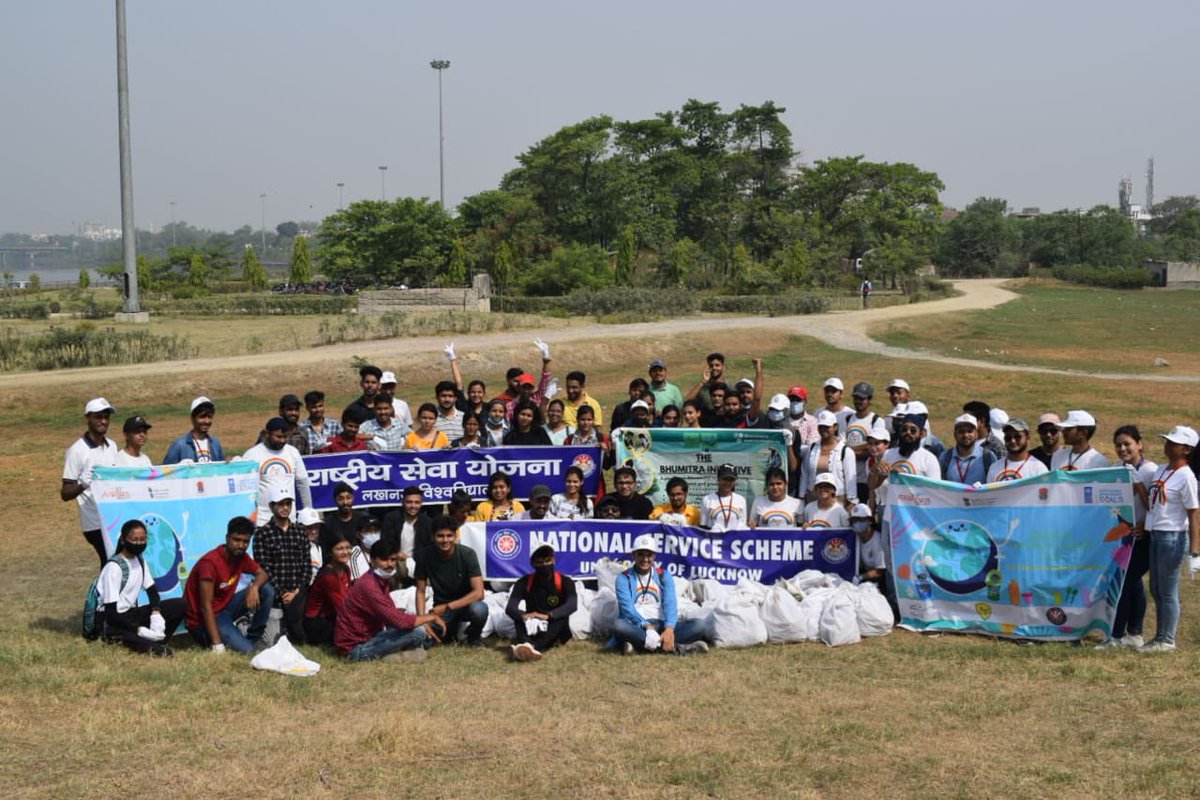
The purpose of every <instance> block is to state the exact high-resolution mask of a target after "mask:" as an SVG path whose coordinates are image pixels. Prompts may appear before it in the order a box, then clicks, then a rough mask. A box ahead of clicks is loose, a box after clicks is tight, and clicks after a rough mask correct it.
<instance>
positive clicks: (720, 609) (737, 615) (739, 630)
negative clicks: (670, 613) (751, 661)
mask: <svg viewBox="0 0 1200 800" xmlns="http://www.w3.org/2000/svg"><path fill="white" fill-rule="evenodd" d="M709 627H710V628H711V633H712V637H711V638H712V640H713V644H715V645H716V646H717V647H753V646H755V645H758V644H765V643H766V641H767V626H766V625H764V624H763V621H762V619H761V618H760V617H759V616H758V606H757V605H756V604H755V603H754V601H753V600H751V599H750V598H749V597H747V596H746V595H744V594H739V593H734V594H731V595H729V596H728V597H725V598H723V599H722V600H720V601H718V602H717V605H716V607H715V608H713V612H712V621H711V623H710V625H709ZM857 631H858V629H857V628H855V632H857Z"/></svg>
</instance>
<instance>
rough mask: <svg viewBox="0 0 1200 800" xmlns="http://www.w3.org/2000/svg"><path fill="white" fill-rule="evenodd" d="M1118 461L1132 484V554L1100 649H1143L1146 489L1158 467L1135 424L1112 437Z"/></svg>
mask: <svg viewBox="0 0 1200 800" xmlns="http://www.w3.org/2000/svg"><path fill="white" fill-rule="evenodd" d="M1113 447H1114V448H1115V449H1116V451H1117V458H1119V459H1120V460H1121V463H1122V464H1124V465H1125V468H1126V469H1127V470H1129V472H1130V475H1129V477H1130V480H1131V481H1132V483H1133V524H1134V527H1133V535H1134V539H1133V552H1131V553H1130V554H1129V566H1128V567H1126V568H1125V583H1124V585H1123V586H1122V587H1121V599H1120V601H1119V602H1118V603H1117V615H1116V617H1114V618H1113V626H1112V635H1111V636H1110V637H1109V639H1108V641H1106V642H1104V643H1103V644H1098V645H1096V648H1097V649H1109V648H1112V647H1141V646H1142V645H1143V644H1145V642H1144V640H1143V639H1142V622H1143V620H1144V619H1145V618H1146V589H1145V587H1144V586H1143V585H1142V579H1143V578H1144V577H1145V576H1146V573H1147V572H1149V571H1150V537H1148V536H1146V531H1145V524H1146V505H1147V501H1148V500H1149V493H1148V492H1147V490H1146V486H1147V485H1148V484H1150V483H1152V482H1153V481H1154V473H1156V472H1157V471H1158V464H1155V463H1154V462H1153V461H1150V460H1149V459H1147V458H1146V457H1145V456H1144V455H1142V434H1141V431H1139V430H1138V428H1137V426H1136V425H1122V426H1121V427H1119V428H1117V431H1116V433H1114V434H1113Z"/></svg>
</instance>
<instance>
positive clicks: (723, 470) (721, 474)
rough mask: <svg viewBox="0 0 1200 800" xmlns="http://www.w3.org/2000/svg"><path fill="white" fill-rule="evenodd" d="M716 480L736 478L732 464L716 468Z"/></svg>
mask: <svg viewBox="0 0 1200 800" xmlns="http://www.w3.org/2000/svg"><path fill="white" fill-rule="evenodd" d="M717 477H718V478H736V477H737V470H736V469H734V468H733V464H722V465H721V466H719V467H717Z"/></svg>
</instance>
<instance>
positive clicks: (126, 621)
mask: <svg viewBox="0 0 1200 800" xmlns="http://www.w3.org/2000/svg"><path fill="white" fill-rule="evenodd" d="M186 611H187V605H186V604H185V602H184V600H183V598H182V597H172V598H171V599H170V600H163V601H162V603H161V604H160V605H159V612H160V613H161V614H162V615H163V621H164V622H166V623H167V638H166V639H164V640H163V641H161V642H152V641H150V640H149V639H143V638H142V637H140V636H138V633H137V629H138V628H139V627H141V628H149V627H150V606H138V607H137V608H131V609H129V610H128V611H126V612H124V613H114V615H113V616H109V615H108V614H107V613H106V614H105V618H104V638H105V640H106V641H109V642H119V643H120V644H123V645H125V646H126V647H128V648H129V649H130V650H132V651H134V652H135V653H153V652H162V651H163V650H165V649H166V644H167V642H168V641H169V640H170V638H171V634H173V633H175V631H176V630H178V628H179V623H180V622H182V621H183V617H184V614H185V613H186Z"/></svg>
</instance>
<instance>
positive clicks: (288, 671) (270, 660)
mask: <svg viewBox="0 0 1200 800" xmlns="http://www.w3.org/2000/svg"><path fill="white" fill-rule="evenodd" d="M250 666H252V667H254V668H255V669H261V670H265V671H267V672H278V673H279V674H281V675H293V676H295V677H298V678H309V677H312V676H313V675H316V674H317V673H318V672H320V671H321V665H320V664H318V663H317V662H315V661H309V660H308V659H307V658H305V657H304V655H303V654H302V653H301V652H300V651H299V650H297V649H296V648H295V647H293V646H292V643H291V642H289V641H288V638H287V636H280V637H279V640H278V641H276V642H275V644H274V645H272V646H271V647H269V648H267V649H266V650H263V651H262V652H261V653H259V654H258V655H256V656H255V657H254V659H253V660H251V662H250Z"/></svg>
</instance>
